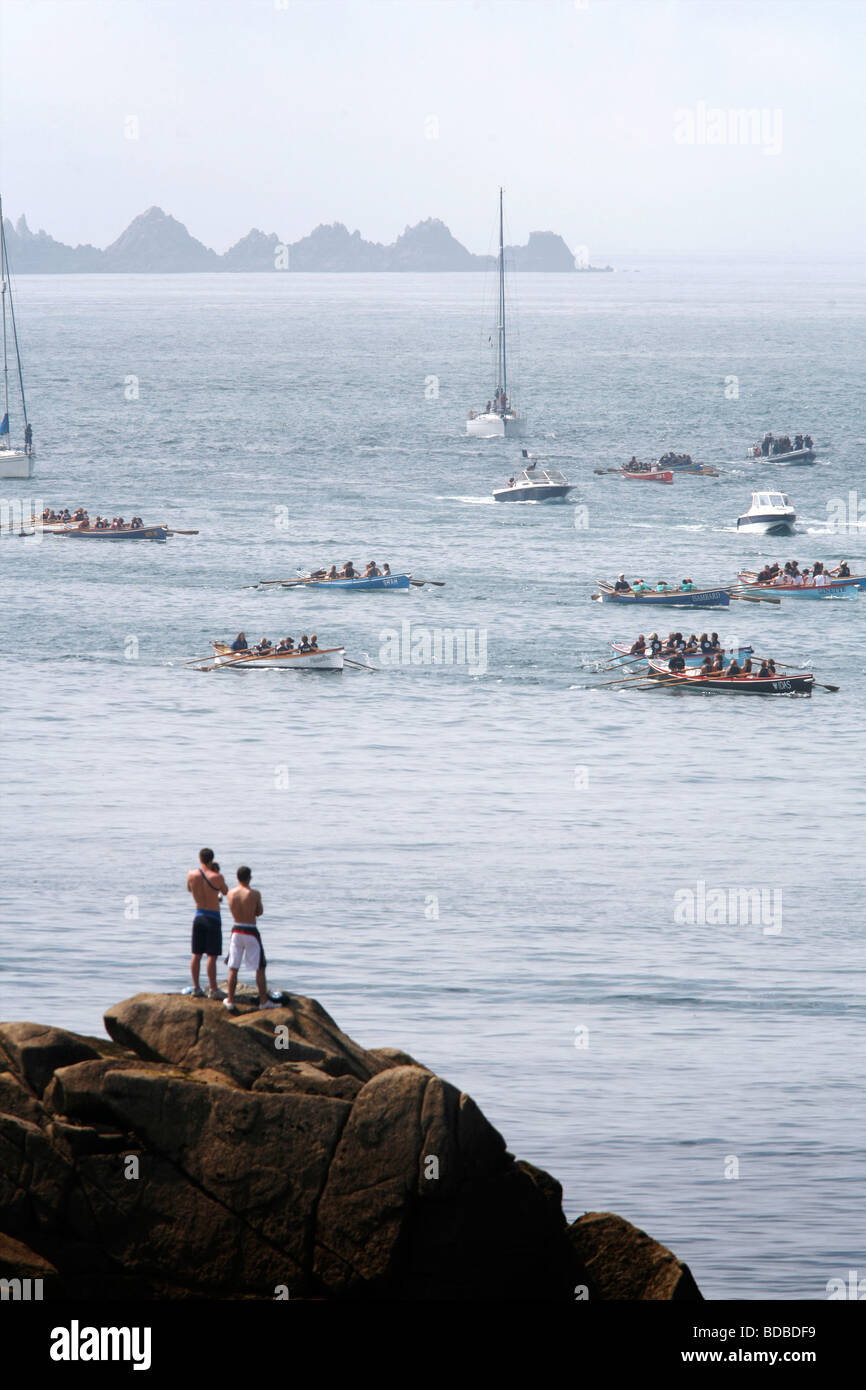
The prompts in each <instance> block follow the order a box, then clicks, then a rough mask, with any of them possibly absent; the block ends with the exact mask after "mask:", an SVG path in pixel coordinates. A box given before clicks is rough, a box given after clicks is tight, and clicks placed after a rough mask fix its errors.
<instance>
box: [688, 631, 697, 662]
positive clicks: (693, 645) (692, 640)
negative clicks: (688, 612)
mask: <svg viewBox="0 0 866 1390" xmlns="http://www.w3.org/2000/svg"><path fill="white" fill-rule="evenodd" d="M697 650H698V639H697V635H696V634H695V633H694V632H693V633H692V634H691V636H690V637H689V640H688V642H687V643H686V651H687V652H688V653H689V654H690V655H692V656H694V654H695V653H696V652H697Z"/></svg>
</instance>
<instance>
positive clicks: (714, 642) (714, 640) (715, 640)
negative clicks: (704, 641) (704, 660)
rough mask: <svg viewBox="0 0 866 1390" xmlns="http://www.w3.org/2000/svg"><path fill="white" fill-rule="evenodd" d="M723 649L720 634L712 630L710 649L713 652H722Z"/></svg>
mask: <svg viewBox="0 0 866 1390" xmlns="http://www.w3.org/2000/svg"><path fill="white" fill-rule="evenodd" d="M721 650H722V644H721V642H720V641H719V634H718V633H717V632H711V633H710V651H711V652H720V651H721Z"/></svg>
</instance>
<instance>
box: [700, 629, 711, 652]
mask: <svg viewBox="0 0 866 1390" xmlns="http://www.w3.org/2000/svg"><path fill="white" fill-rule="evenodd" d="M700 647H701V651H702V652H703V654H704V656H707V655H708V654H709V653H710V652H711V651H712V650H713V644H712V642H711V641H710V639H709V637H708V636H707V634H706V633H705V632H702V633H701V641H700Z"/></svg>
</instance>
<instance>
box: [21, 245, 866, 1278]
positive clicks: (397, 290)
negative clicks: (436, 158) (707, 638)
mask: <svg viewBox="0 0 866 1390" xmlns="http://www.w3.org/2000/svg"><path fill="white" fill-rule="evenodd" d="M864 272H866V261H864V260H862V259H861V260H857V261H832V262H831V261H823V260H821V259H820V256H813V257H811V258H810V259H805V258H804V259H802V260H799V261H787V262H780V261H778V260H761V261H759V260H755V261H750V260H744V259H742V258H734V257H730V258H721V259H719V258H715V259H713V258H710V257H692V258H654V259H653V258H649V257H636V258H632V259H628V258H625V259H624V260H623V262H622V263H619V262H617V264H616V267H615V271H614V273H612V274H592V273H585V274H575V275H563V274H550V275H543V274H537V275H528V274H524V275H516V276H514V277H513V278H512V279H511V281H510V282H509V307H510V310H511V316H510V322H509V346H510V348H511V349H512V352H513V357H512V363H511V380H510V389H511V390H512V391H513V397H514V400H515V402H516V404H517V407H518V410H519V412H520V415H521V418H522V419H523V420H524V422H525V434H524V437H523V438H522V439H521V440H517V441H514V440H510V439H509V440H507V441H502V440H477V439H473V438H469V437H467V436H466V433H465V421H466V417H467V411H468V410H469V409H470V408H474V409H475V410H479V409H482V408H483V407H484V405H485V404H486V401H487V400H488V399H489V398H490V396H491V394H492V392H493V388H494V386H495V381H494V376H493V371H494V368H493V363H492V358H491V338H492V336H493V334H494V327H493V326H494V323H495V315H494V310H493V300H494V292H495V287H494V286H492V285H491V283H490V277H487V276H485V275H475V274H462V275H457V274H455V275H451V274H429V275H420V274H419V275H416V274H392V275H375V274H369V275H315V274H308V275H306V274H280V273H277V272H274V273H273V274H259V275H255V274H250V275H230V274H220V275H189V276H186V275H165V276H161V275H141V276H133V275H131V276H123V275H105V276H98V275H94V276H88V275H76V276H58V275H54V276H41V277H40V276H21V277H19V278H18V280H17V281H16V282H15V291H16V311H17V316H18V325H19V332H20V337H21V342H22V353H23V362H24V373H25V385H26V389H27V392H28V406H29V412H30V415H31V418H32V420H33V425H34V444H35V448H36V467H35V475H34V477H33V478H32V479H31V480H29V481H28V482H15V481H13V480H6V481H5V482H4V483H3V484H2V485H0V486H2V488H3V490H4V500H5V504H6V508H7V519H8V521H9V526H8V527H7V531H6V533H5V534H4V535H3V536H2V538H0V584H2V618H0V653H2V665H0V670H2V711H3V760H2V797H0V802H2V812H0V814H2V842H3V847H4V854H3V867H4V874H3V879H4V882H3V893H2V896H3V902H4V909H5V917H6V928H5V933H4V937H5V944H6V949H5V950H4V951H3V953H2V958H0V1017H2V1018H3V1019H4V1020H13V1019H28V1020H32V1021H35V1022H41V1023H46V1024H53V1025H56V1026H60V1027H64V1028H68V1029H73V1030H77V1031H80V1032H84V1033H88V1034H101V1033H102V1031H103V1026H102V1015H103V1012H104V1010H105V1009H106V1008H107V1007H108V1006H109V1005H111V1004H113V1003H115V1002H117V1001H119V1000H121V999H123V998H126V997H128V996H130V995H132V994H135V993H138V992H139V991H145V990H154V991H178V990H181V989H182V988H183V987H184V986H185V985H186V984H188V982H189V974H188V971H189V930H190V923H191V917H192V912H191V900H190V898H189V896H188V894H187V893H186V891H185V882H186V874H187V871H188V870H189V869H190V868H192V867H194V866H195V864H196V857H197V851H198V850H199V848H200V847H201V846H203V845H209V846H212V847H213V849H214V851H215V853H216V856H217V860H218V862H219V863H220V865H221V868H222V870H223V872H224V873H225V874H226V876H227V877H228V878H229V880H230V881H233V878H234V871H235V869H236V868H237V866H238V865H240V864H243V863H246V864H248V865H249V866H250V867H251V868H252V870H253V885H254V886H257V887H258V888H259V889H260V890H261V892H262V895H263V899H264V906H265V916H264V918H263V919H262V932H263V938H264V942H265V946H266V950H267V955H268V958H269V983H270V984H271V985H272V986H274V987H279V988H284V989H288V990H291V991H293V992H296V993H301V994H305V995H310V996H313V997H314V998H316V999H317V1000H319V1001H320V1002H321V1004H322V1005H323V1006H324V1007H325V1008H326V1009H327V1010H328V1011H329V1012H330V1013H331V1014H332V1015H333V1016H334V1018H335V1019H336V1020H337V1022H338V1023H339V1024H340V1026H341V1027H342V1028H343V1029H345V1030H346V1031H347V1032H348V1033H350V1034H351V1035H352V1036H353V1037H354V1038H356V1039H357V1040H358V1041H359V1042H360V1043H362V1044H363V1045H365V1046H367V1047H377V1046H385V1045H390V1046H395V1047H399V1048H402V1049H404V1050H406V1051H407V1052H409V1053H411V1054H412V1055H413V1056H414V1057H416V1058H417V1059H418V1060H420V1061H422V1062H423V1063H425V1064H427V1065H428V1066H430V1067H431V1068H433V1069H434V1070H435V1071H436V1072H438V1073H439V1074H441V1075H442V1076H443V1077H445V1078H447V1079H448V1080H449V1081H451V1082H452V1083H453V1084H454V1085H455V1086H457V1087H459V1088H460V1089H461V1090H463V1091H465V1092H467V1093H469V1094H470V1095H471V1096H472V1097H473V1098H474V1100H475V1101H476V1102H477V1103H478V1105H479V1106H480V1107H481V1109H482V1110H483V1111H484V1113H485V1114H486V1115H487V1117H488V1118H489V1119H490V1121H491V1122H492V1123H493V1124H494V1125H495V1126H496V1127H497V1128H498V1129H499V1130H500V1131H501V1133H502V1134H503V1135H504V1136H505V1138H506V1140H507V1143H508V1147H509V1150H510V1151H511V1152H512V1153H514V1154H515V1155H517V1156H518V1157H519V1158H521V1159H525V1160H528V1161H529V1162H531V1163H533V1164H535V1165H537V1166H539V1167H541V1168H543V1169H546V1170H548V1171H549V1172H550V1173H552V1174H554V1175H555V1177H556V1178H557V1179H558V1180H559V1181H560V1182H561V1183H562V1186H563V1190H564V1205H565V1210H566V1213H567V1215H568V1217H569V1219H570V1220H572V1219H575V1218H576V1217H578V1216H579V1215H581V1214H582V1213H583V1212H585V1211H604V1210H610V1211H615V1212H618V1213H620V1214H621V1215H622V1216H624V1217H626V1218H627V1219H628V1220H629V1221H631V1222H633V1223H635V1224H636V1225H637V1226H638V1227H640V1228H641V1229H643V1230H646V1231H648V1232H649V1233H650V1234H651V1235H653V1236H654V1237H656V1238H657V1239H658V1240H660V1241H662V1242H664V1243H665V1244H667V1245H668V1246H670V1247H671V1248H672V1249H673V1250H674V1251H675V1252H676V1253H677V1255H678V1256H679V1257H680V1258H682V1259H684V1260H685V1261H686V1262H687V1263H688V1264H689V1266H690V1268H691V1270H692V1272H693V1274H694V1276H695V1278H696V1279H697V1282H698V1284H699V1286H700V1288H701V1290H702V1291H703V1293H704V1295H705V1297H707V1298H711V1299H742V1300H758V1299H761V1300H763V1299H771V1300H775V1299H804V1300H814V1299H824V1298H826V1297H827V1292H828V1281H829V1280H831V1279H838V1278H842V1279H846V1280H847V1279H848V1275H849V1271H850V1270H851V1269H855V1270H858V1271H859V1274H860V1277H863V1276H866V1246H864V1230H863V1223H862V1220H860V1219H859V1217H860V1213H861V1212H862V1192H863V1186H864V1182H866V1157H864V1150H863V1130H862V1122H861V1119H860V1114H859V1112H860V1110H861V1108H862V1074H863V1027H864V1022H866V1003H864V979H866V975H864V970H866V945H864V940H866V931H864V925H863V844H862V828H863V817H864V812H866V790H864V780H863V768H864V732H863V730H864V720H863V710H864V704H863V690H864V676H866V645H864V634H866V593H864V594H863V595H862V596H861V597H858V598H856V599H853V600H845V601H840V600H836V601H829V602H823V603H809V602H797V601H793V600H788V601H786V602H783V603H782V604H781V605H768V604H763V603H761V604H750V603H746V602H737V603H734V604H732V605H731V607H730V608H729V609H727V610H725V609H721V610H714V611H710V612H703V613H695V614H694V615H692V616H689V615H688V614H686V615H680V614H677V613H675V612H672V611H670V610H663V611H661V612H659V613H656V612H652V613H646V612H641V613H640V614H636V615H632V614H631V613H630V612H627V611H624V610H621V609H618V608H616V607H613V606H611V605H607V604H605V605H602V604H601V603H599V602H597V601H593V598H592V596H593V594H594V593H597V587H596V586H597V581H598V579H599V578H610V577H613V576H615V575H616V574H617V573H619V572H620V571H625V572H626V573H627V574H628V576H629V577H630V578H637V577H642V578H646V579H647V580H648V581H650V582H653V583H655V582H656V581H657V580H658V579H661V578H664V579H666V580H668V581H669V582H673V583H678V582H679V581H680V580H681V579H683V578H686V577H688V578H691V579H693V580H694V582H695V583H696V584H698V585H699V586H703V585H717V584H720V583H730V582H732V581H734V580H735V578H736V575H737V572H738V570H739V569H741V568H743V567H747V568H748V567H757V566H758V565H759V563H760V562H762V561H764V560H765V559H768V558H778V559H782V560H784V559H786V558H789V557H793V558H796V559H798V560H799V562H800V564H801V565H803V564H811V563H812V562H813V561H814V560H816V559H821V560H823V561H824V562H825V563H831V564H835V563H837V562H838V561H839V560H840V559H847V560H848V562H849V564H850V566H851V569H852V571H853V572H855V573H858V572H863V573H866V477H864V451H866V421H864V415H863V396H862V372H863V360H864V346H866V273H864ZM766 430H772V431H774V432H775V433H776V434H782V433H785V432H787V433H789V434H791V435H792V436H793V434H794V433H795V432H798V431H802V432H808V433H810V434H811V435H812V437H813V439H814V440H815V442H816V444H817V446H818V459H819V461H818V462H817V463H816V464H814V465H813V466H811V467H787V468H786V467H780V466H779V465H774V464H767V463H757V464H756V463H748V462H746V459H747V453H748V450H749V448H750V446H751V445H752V444H753V443H754V441H755V440H756V439H757V438H759V437H760V436H761V435H762V434H763V433H764V432H765V431H766ZM521 447H527V448H529V449H530V450H531V452H532V453H534V454H536V455H537V456H538V457H539V459H540V460H541V461H542V462H546V463H549V464H551V465H553V466H555V467H557V468H559V469H561V470H562V471H563V472H565V473H566V475H567V477H568V478H569V480H570V482H571V483H572V484H573V485H574V489H575V490H574V492H573V494H572V496H571V499H570V501H569V502H567V503H565V504H561V505H548V506H539V505H525V506H515V505H507V506H503V505H501V504H498V503H495V502H494V501H493V500H492V490H493V488H494V487H496V486H501V485H502V484H503V483H505V482H506V481H507V479H508V477H509V476H511V475H512V474H513V473H514V472H515V470H517V469H518V468H519V467H520V464H521V458H520V448H521ZM668 449H674V450H677V451H688V452H689V453H691V454H692V456H693V457H694V458H695V459H697V460H700V461H703V462H706V463H708V464H713V465H715V466H716V467H717V468H718V470H719V476H718V477H716V478H713V477H679V476H678V477H676V479H675V482H674V485H673V486H661V485H655V484H653V485H649V484H642V483H635V482H628V481H626V480H624V479H622V478H621V477H620V476H619V475H618V474H615V473H611V472H606V471H605V470H609V469H612V468H615V467H616V466H617V465H619V464H621V463H622V462H624V461H626V460H628V459H629V458H631V456H632V455H633V454H635V455H637V457H638V458H643V459H646V460H652V459H655V458H657V457H658V456H659V455H661V454H663V453H664V452H665V451H666V450H668ZM771 486H772V487H774V488H782V489H783V490H784V491H786V492H787V493H788V494H789V495H790V496H791V497H792V499H793V501H794V505H795V507H796V511H797V514H798V522H797V531H796V534H795V535H794V536H793V537H788V538H784V537H783V538H773V537H760V536H753V535H744V534H738V533H737V529H736V519H737V516H738V515H739V514H741V513H742V512H744V511H745V510H746V509H747V507H748V506H749V503H750V499H751V492H752V490H753V488H763V489H766V488H768V487H771ZM63 505H68V506H70V508H73V507H75V506H78V505H83V506H86V507H87V508H88V509H89V510H90V513H91V515H94V514H95V513H97V512H100V513H102V514H104V515H108V516H109V517H112V516H114V515H116V514H122V515H124V516H125V517H127V518H129V517H130V516H131V515H132V514H134V513H138V514H140V515H141V516H142V517H143V518H144V520H145V521H146V522H163V521H164V522H167V523H168V524H169V526H171V527H172V528H173V529H176V530H193V531H195V532H197V534H195V535H174V536H172V537H171V538H170V539H169V540H168V542H167V543H166V544H163V545H158V544H151V543H137V544H129V545H117V546H105V545H101V544H97V545H91V544H85V543H76V542H74V541H67V540H59V539H57V538H54V537H51V536H47V535H46V536H42V537H39V536H34V537H31V538H26V537H23V536H20V535H18V534H17V530H18V527H17V526H16V525H15V524H14V522H15V515H16V513H15V507H16V506H18V507H20V508H21V512H22V514H23V515H26V516H29V514H30V511H31V509H32V508H33V507H36V508H37V509H41V507H42V506H52V507H55V508H57V507H61V506H63ZM348 559H352V560H353V562H354V563H355V565H356V566H361V565H363V564H365V563H366V562H367V561H368V560H370V559H375V560H376V561H377V562H378V563H379V564H381V563H382V562H384V561H387V562H388V563H389V564H390V566H391V569H392V571H393V572H394V573H411V574H412V575H413V576H415V577H416V578H421V579H428V580H438V581H441V584H440V586H430V585H428V586H425V587H423V588H422V587H413V588H412V589H411V590H410V592H408V593H387V592H386V593H369V594H343V593H333V594H328V593H323V592H321V591H311V590H303V589H300V590H298V589H296V590H291V589H281V588H272V589H257V588H255V587H254V586H255V585H256V583H257V582H258V581H260V580H267V579H280V578H293V577H296V576H297V574H298V572H299V571H306V570H308V569H309V568H310V567H317V566H320V565H330V564H331V563H337V564H338V565H342V564H343V563H344V562H345V561H346V560H348ZM684 625H685V629H687V630H688V631H691V630H692V628H694V630H695V631H696V632H697V633H700V632H701V631H703V630H705V629H706V630H713V629H715V630H717V631H718V633H719V635H720V638H721V640H722V641H723V642H725V644H726V645H734V644H739V643H750V644H752V645H754V647H755V649H756V651H757V653H758V654H761V655H771V656H774V657H775V658H776V660H777V662H779V663H783V664H785V665H787V666H788V667H789V668H791V669H793V670H797V669H800V670H802V669H806V670H814V672H815V673H816V676H817V678H818V680H819V681H821V682H822V683H823V685H824V686H825V687H826V686H833V687H838V689H837V690H829V689H826V688H819V689H816V690H815V692H814V694H813V695H812V697H811V698H772V699H769V698H768V699H752V700H743V699H735V698H725V697H721V696H701V695H694V694H691V695H690V694H683V693H680V692H675V691H670V690H652V691H647V690H645V689H644V688H643V684H642V682H634V683H625V684H610V682H611V681H613V680H615V679H617V677H618V675H619V674H620V672H619V669H618V668H617V667H614V669H613V670H610V669H609V666H610V661H611V657H612V652H611V648H610V646H609V643H610V642H611V641H613V640H616V639H625V638H628V639H631V638H633V637H635V636H636V635H637V633H638V632H639V631H643V632H644V633H646V632H648V631H649V630H650V629H651V628H653V627H658V628H659V629H660V630H662V629H663V630H665V631H667V630H669V629H671V628H674V627H677V628H679V627H683V626H684ZM241 629H243V630H244V631H245V632H246V634H247V636H248V637H251V638H259V637H261V636H263V635H265V636H268V637H269V638H271V639H272V640H273V639H276V638H279V637H282V636H285V635H290V636H293V637H294V638H295V639H296V640H297V639H298V638H299V637H300V636H301V635H302V634H304V633H307V634H310V633H312V632H315V633H316V634H317V636H318V640H319V645H320V646H330V645H337V644H342V645H344V646H345V648H346V652H347V655H349V656H351V657H352V658H353V659H354V660H355V661H356V662H358V663H360V665H361V667H362V668H364V667H366V668H374V669H357V668H351V669H346V670H345V671H344V672H343V673H342V674H329V673H301V672H295V673H288V672H280V671H258V672H250V671H247V672H238V671H225V670H224V671H219V672H209V671H206V670H201V669H198V666H200V665H201V664H202V663H203V662H204V663H205V664H206V660H207V658H209V656H210V653H211V645H210V644H211V642H212V641H213V640H214V639H223V638H226V639H231V638H233V637H234V636H235V635H236V634H237V632H238V631H239V630H241ZM688 631H687V635H688ZM437 655H438V657H439V659H438V660H437V659H436V658H437ZM191 663H192V664H191ZM523 1293H528V1294H531V1290H525V1291H521V1290H515V1296H518V1297H519V1296H521V1295H522V1294H523Z"/></svg>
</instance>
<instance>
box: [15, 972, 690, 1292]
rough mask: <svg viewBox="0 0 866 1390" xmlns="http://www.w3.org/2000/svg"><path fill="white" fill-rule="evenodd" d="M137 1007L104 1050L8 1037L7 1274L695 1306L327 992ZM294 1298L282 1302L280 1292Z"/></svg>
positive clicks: (670, 1260) (119, 1284)
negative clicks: (335, 1015)
mask: <svg viewBox="0 0 866 1390" xmlns="http://www.w3.org/2000/svg"><path fill="white" fill-rule="evenodd" d="M238 1003H239V1004H240V1006H241V1010H240V1013H239V1014H238V1016H236V1017H233V1018H232V1017H229V1016H228V1014H227V1013H226V1011H225V1009H224V1008H223V1007H222V1005H221V1004H220V1003H218V1002H209V1001H207V1000H203V999H201V1000H199V999H192V998H190V997H188V996H182V995H159V994H138V995H136V996H135V997H134V998H132V999H127V1000H125V1001H124V1002H123V1003H121V1004H116V1005H115V1006H114V1007H113V1008H110V1009H109V1010H108V1012H107V1013H106V1015H105V1025H106V1028H107V1030H108V1032H109V1034H110V1035H111V1039H112V1041H110V1042H109V1041H108V1040H107V1039H104V1038H91V1037H81V1036H78V1035H77V1034H74V1033H68V1032H66V1031H64V1030H63V1029H61V1028H52V1027H45V1026H42V1025H39V1024H34V1023H6V1024H2V1025H0V1150H2V1154H3V1159H2V1163H0V1277H3V1278H6V1279H9V1280H15V1279H20V1280H25V1279H28V1278H35V1279H42V1280H43V1281H44V1284H45V1291H46V1294H47V1296H49V1297H75V1298H104V1297H110V1298H115V1299H141V1298H188V1297H191V1296H192V1297H205V1298H260V1299H273V1298H275V1297H281V1296H282V1297H291V1298H292V1299H294V1300H296V1299H298V1298H301V1299H305V1298H313V1299H346V1298H358V1299H366V1300H369V1299H389V1300H393V1299H403V1300H407V1299H466V1300H474V1299H479V1300H480V1299H485V1300H490V1299H514V1298H524V1299H531V1300H552V1301H562V1302H570V1303H573V1302H574V1300H575V1298H580V1299H583V1298H589V1300H590V1301H591V1302H592V1301H594V1300H596V1299H655V1300H668V1299H677V1300H679V1299H700V1298H701V1294H700V1291H699V1290H698V1288H697V1285H696V1284H695V1282H694V1280H693V1279H692V1276H691V1274H690V1273H689V1271H688V1269H687V1267H686V1266H685V1265H683V1264H682V1263H681V1262H680V1261H679V1260H678V1259H677V1258H676V1256H675V1255H673V1254H672V1253H671V1252H670V1251H669V1250H668V1249H666V1248H665V1247H664V1246H662V1245H659V1244H658V1242H657V1241H654V1240H652V1239H651V1238H650V1237H649V1236H647V1235H645V1234H644V1233H643V1232H642V1231H638V1230H637V1229H636V1228H635V1227H634V1226H632V1225H630V1223H629V1222H627V1221H624V1220H623V1219H622V1217H618V1216H614V1215H612V1214H611V1213H590V1214H588V1215H587V1216H584V1217H581V1218H580V1220H579V1221H576V1222H575V1223H574V1224H573V1225H572V1226H571V1227H569V1226H568V1225H567V1224H566V1220H565V1217H564V1215H563V1212H562V1189H561V1187H560V1185H559V1183H558V1182H557V1181H556V1180H555V1178H552V1177H550V1176H549V1174H547V1173H545V1172H543V1171H542V1170H541V1169H539V1168H535V1167H534V1166H533V1165H532V1164H531V1163H526V1162H520V1161H518V1160H516V1159H515V1158H514V1157H513V1155H512V1154H510V1153H508V1151H507V1150H506V1147H505V1141H504V1139H503V1138H502V1136H501V1135H500V1134H499V1133H497V1131H496V1130H495V1129H494V1128H493V1126H492V1125H491V1124H490V1123H489V1122H488V1121H487V1120H486V1119H485V1117H484V1115H483V1114H482V1113H481V1111H480V1110H479V1109H478V1107H477V1106H476V1105H475V1104H474V1102H473V1101H472V1100H471V1099H470V1098H469V1096H467V1095H463V1094H461V1092H460V1091H458V1090H457V1088H456V1087H454V1086H451V1085H449V1083H448V1082H447V1081H443V1080H441V1079H440V1078H439V1077H438V1076H436V1075H435V1074H434V1073H433V1072H432V1071H430V1069H429V1068H428V1067H425V1066H424V1065H422V1064H421V1063H420V1062H416V1061H415V1060H414V1058H412V1057H410V1056H408V1055H407V1054H406V1053H405V1052H401V1051H399V1050H397V1049H395V1048H388V1047H384V1048H375V1049H373V1050H372V1051H370V1050H368V1049H366V1048H363V1047H360V1046H359V1045H358V1044H357V1043H355V1042H353V1041H352V1039H351V1038H350V1037H348V1036H347V1035H346V1034H345V1033H343V1032H342V1031H341V1030H340V1028H339V1027H338V1026H337V1024H336V1023H335V1022H334V1020H333V1019H332V1018H331V1017H330V1015H329V1014H327V1013H326V1012H325V1010H324V1009H323V1008H322V1007H321V1005H320V1004H318V1003H316V1001H315V1000H314V999H308V998H304V997H302V996H299V995H283V997H282V1005H281V1006H280V1007H278V1008H275V1009H271V1010H268V1011H267V1012H265V1011H262V1010H261V1009H259V1007H258V1001H257V1000H256V999H253V998H251V997H250V994H249V993H245V994H244V995H241V994H239V995H238ZM281 1291H284V1292H281Z"/></svg>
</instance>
